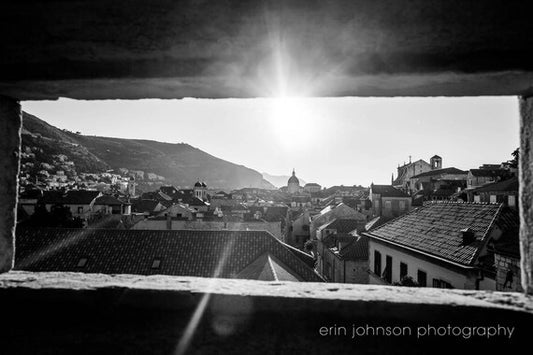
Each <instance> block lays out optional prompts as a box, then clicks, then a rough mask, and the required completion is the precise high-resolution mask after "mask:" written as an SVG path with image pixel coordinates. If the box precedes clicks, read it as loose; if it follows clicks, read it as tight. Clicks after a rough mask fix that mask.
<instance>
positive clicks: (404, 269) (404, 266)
mask: <svg viewBox="0 0 533 355" xmlns="http://www.w3.org/2000/svg"><path fill="white" fill-rule="evenodd" d="M405 276H407V264H406V263H400V281H401V280H402V279H403V278H404V277H405Z"/></svg>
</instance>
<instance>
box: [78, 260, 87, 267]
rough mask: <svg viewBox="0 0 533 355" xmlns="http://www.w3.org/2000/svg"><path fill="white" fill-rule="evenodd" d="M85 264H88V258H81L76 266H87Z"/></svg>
mask: <svg viewBox="0 0 533 355" xmlns="http://www.w3.org/2000/svg"><path fill="white" fill-rule="evenodd" d="M85 265H87V258H81V259H80V260H79V261H78V265H76V267H79V268H82V267H85Z"/></svg>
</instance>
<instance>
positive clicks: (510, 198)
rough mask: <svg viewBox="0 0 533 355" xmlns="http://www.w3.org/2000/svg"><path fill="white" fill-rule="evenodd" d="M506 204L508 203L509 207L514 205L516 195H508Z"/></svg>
mask: <svg viewBox="0 0 533 355" xmlns="http://www.w3.org/2000/svg"><path fill="white" fill-rule="evenodd" d="M507 204H508V205H509V207H514V206H515V205H516V196H515V195H509V196H508V198H507Z"/></svg>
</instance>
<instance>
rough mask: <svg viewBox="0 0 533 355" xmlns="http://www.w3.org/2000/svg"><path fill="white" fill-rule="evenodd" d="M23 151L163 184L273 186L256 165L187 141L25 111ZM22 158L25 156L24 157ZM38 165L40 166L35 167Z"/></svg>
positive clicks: (47, 159) (82, 169)
mask: <svg viewBox="0 0 533 355" xmlns="http://www.w3.org/2000/svg"><path fill="white" fill-rule="evenodd" d="M22 145H23V149H24V150H23V151H26V152H27V153H29V154H30V157H31V156H32V154H34V155H35V158H34V160H35V162H38V163H47V164H54V163H56V166H57V158H55V157H54V156H56V157H57V155H65V156H67V157H68V160H69V161H72V162H73V163H74V165H75V169H76V172H77V173H82V172H101V171H105V170H108V169H113V170H115V171H118V170H119V169H121V168H122V169H128V170H137V171H142V172H144V173H145V179H147V178H148V177H147V175H148V173H152V174H156V175H159V176H162V177H164V179H165V180H164V183H165V184H175V185H179V186H182V187H185V186H192V185H193V184H194V182H196V180H197V179H201V180H204V181H205V182H206V183H207V184H208V186H209V187H213V188H221V189H234V188H242V187H259V188H269V189H273V188H274V186H273V185H272V184H270V183H269V182H268V181H266V180H264V179H263V177H262V175H261V174H260V173H258V172H257V171H255V170H253V169H249V168H247V167H245V166H242V165H237V164H234V163H231V162H228V161H225V160H222V159H220V158H217V157H214V156H212V155H210V154H208V153H206V152H204V151H201V150H200V149H197V148H194V147H192V146H190V145H188V144H184V143H180V144H171V143H162V142H156V141H150V140H141V139H121V138H110V137H96V136H85V135H81V134H76V133H73V132H69V131H66V130H61V129H58V128H56V127H54V126H52V125H49V124H48V123H46V122H45V121H43V120H41V119H39V118H37V117H35V116H33V115H30V114H28V113H26V112H24V114H23V130H22ZM23 160H24V159H23ZM35 169H37V167H36V168H35Z"/></svg>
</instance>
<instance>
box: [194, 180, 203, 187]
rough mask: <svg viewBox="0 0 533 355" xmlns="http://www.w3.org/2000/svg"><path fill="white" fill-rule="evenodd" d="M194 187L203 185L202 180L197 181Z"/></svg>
mask: <svg viewBox="0 0 533 355" xmlns="http://www.w3.org/2000/svg"><path fill="white" fill-rule="evenodd" d="M194 187H202V183H201V182H200V181H196V184H194Z"/></svg>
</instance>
